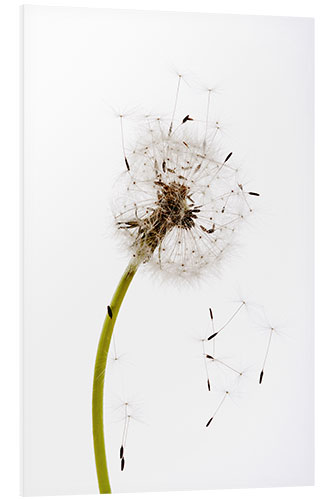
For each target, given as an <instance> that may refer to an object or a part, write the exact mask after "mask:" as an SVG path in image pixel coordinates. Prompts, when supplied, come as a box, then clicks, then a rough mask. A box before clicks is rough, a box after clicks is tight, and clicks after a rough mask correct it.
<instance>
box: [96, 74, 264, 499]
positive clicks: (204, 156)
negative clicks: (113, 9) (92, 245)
mask: <svg viewBox="0 0 333 500" xmlns="http://www.w3.org/2000/svg"><path fill="white" fill-rule="evenodd" d="M181 82H182V76H181V75H178V81H177V89H176V98H175V102H174V106H173V110H172V115H171V120H169V121H165V120H163V119H161V118H160V117H157V118H151V117H150V116H147V117H146V120H145V122H146V127H145V128H144V127H142V128H140V131H139V134H138V138H137V141H136V144H135V147H134V148H133V149H132V150H129V149H128V148H127V145H126V141H125V140H124V127H123V119H124V116H123V115H119V118H120V128H121V141H122V150H123V156H124V173H123V175H122V179H123V180H124V183H125V186H124V191H123V193H122V197H121V199H120V200H118V203H117V204H116V205H117V206H116V209H115V211H114V217H115V224H116V228H117V230H118V232H119V233H120V234H121V236H122V237H123V238H124V239H125V241H126V243H127V248H128V251H129V254H130V262H129V264H128V267H127V268H126V270H125V272H124V274H123V276H122V278H121V280H120V282H119V285H118V287H117V289H116V291H115V293H114V295H113V298H112V300H111V303H110V304H109V306H108V307H107V315H106V318H105V321H104V325H103V330H102V334H101V337H100V341H99V345H98V351H97V356H96V363H95V372H94V384H93V437H94V449H95V460H96V469H97V476H98V482H99V489H100V492H101V493H110V492H111V487H110V482H109V477H108V470H107V461H106V454H105V442H104V431H103V390H104V376H105V366H106V362H107V356H108V351H109V346H110V341H111V336H112V332H113V328H114V325H115V322H116V319H117V315H118V312H119V309H120V306H121V303H122V301H123V299H124V297H125V294H126V292H127V289H128V287H129V285H130V283H131V281H132V279H133V277H134V275H135V273H136V271H137V269H138V267H139V266H140V265H141V264H142V265H143V266H153V267H155V268H156V269H158V270H160V271H163V272H164V273H165V274H166V275H169V276H174V277H179V278H184V279H188V278H190V277H192V276H202V274H203V272H204V270H206V269H208V268H209V267H212V266H215V265H216V264H217V263H218V262H220V261H221V260H222V259H223V257H224V255H225V253H226V251H227V250H228V249H229V247H230V246H231V245H232V243H233V239H234V233H235V231H236V230H237V229H238V227H239V226H240V225H241V223H242V222H243V220H244V219H245V217H247V216H248V215H250V214H251V212H252V206H251V201H250V199H251V198H253V199H254V198H255V197H256V196H257V195H258V193H256V192H254V191H245V190H244V188H243V184H242V183H241V181H240V179H239V172H238V169H237V168H236V167H235V166H233V165H232V155H233V153H232V152H230V151H224V150H223V148H222V146H221V143H220V141H219V140H217V138H219V135H218V136H217V134H216V131H217V130H219V125H218V123H216V122H215V124H214V128H215V133H213V135H211V134H210V128H211V123H210V119H209V114H210V109H211V105H212V102H211V101H212V99H211V98H212V95H211V94H212V89H208V96H207V107H206V110H205V120H200V119H197V118H196V117H195V116H194V115H192V114H191V112H190V111H191V110H189V114H187V115H185V116H182V117H180V118H179V119H178V118H177V103H178V101H179V95H180V89H181ZM205 359H206V358H205ZM207 385H208V389H209V390H210V382H209V376H208V371H207ZM127 425H128V424H127ZM122 458H123V457H122ZM121 460H122V459H121ZM123 466H124V462H123ZM123 466H122V467H123Z"/></svg>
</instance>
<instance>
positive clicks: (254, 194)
mask: <svg viewBox="0 0 333 500" xmlns="http://www.w3.org/2000/svg"><path fill="white" fill-rule="evenodd" d="M247 194H250V195H251V196H260V194H259V193H254V192H253V191H249V192H248V193H247Z"/></svg>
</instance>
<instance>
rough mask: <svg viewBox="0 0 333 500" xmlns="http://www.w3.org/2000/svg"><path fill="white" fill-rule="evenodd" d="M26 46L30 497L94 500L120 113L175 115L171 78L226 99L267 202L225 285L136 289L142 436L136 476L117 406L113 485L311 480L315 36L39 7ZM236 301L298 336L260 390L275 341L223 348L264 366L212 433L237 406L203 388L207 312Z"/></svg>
mask: <svg viewBox="0 0 333 500" xmlns="http://www.w3.org/2000/svg"><path fill="white" fill-rule="evenodd" d="M138 33H139V35H138ZM24 40H25V75H24V76H25V96H24V97H25V177H24V187H25V202H24V208H25V218H24V246H25V261H24V262H25V266H24V279H25V287H24V292H25V301H24V318H25V324H24V327H25V333H24V429H25V432H24V492H25V493H26V494H70V493H94V492H95V491H96V478H95V470H94V460H93V449H92V439H91V418H90V413H91V410H90V405H91V383H92V370H93V363H94V356H95V352H96V346H97V341H98V336H99V333H100V328H101V325H102V321H103V317H104V313H105V307H106V304H107V303H108V301H109V300H110V297H111V295H112V293H113V290H114V288H115V286H116V283H117V281H118V280H119V277H120V275H121V272H122V268H123V267H124V266H125V264H126V262H125V260H124V259H123V256H122V254H121V252H120V251H119V250H118V247H117V243H116V241H113V240H112V239H109V238H107V237H106V235H107V234H106V233H107V230H108V228H107V223H108V221H107V206H108V202H109V199H110V193H111V185H112V181H113V179H114V177H115V176H116V175H117V174H119V173H120V171H121V169H122V168H123V165H122V159H121V148H120V135H119V124H118V123H117V121H116V120H115V119H114V118H113V115H112V113H111V112H110V110H109V108H108V105H107V103H110V104H112V105H114V106H115V107H117V106H120V108H121V109H123V107H125V106H126V107H127V106H129V107H132V106H134V105H136V104H139V106H140V107H141V108H144V109H148V110H149V111H150V110H154V111H156V112H159V111H160V112H161V113H163V114H165V113H169V112H170V110H171V107H172V102H173V96H174V91H175V83H176V77H175V74H174V73H173V72H172V71H170V70H169V67H170V66H171V65H175V66H176V67H178V68H179V66H181V68H183V69H184V71H185V72H186V71H188V70H190V71H191V73H194V74H195V75H196V76H198V77H199V78H200V80H201V81H203V82H204V84H206V85H211V84H215V82H219V83H220V84H221V87H222V92H221V94H220V95H218V96H215V98H214V114H215V115H216V117H217V118H221V120H222V123H223V122H224V121H225V122H226V126H225V135H226V139H225V140H226V144H230V148H231V150H233V151H234V155H237V158H238V161H239V162H240V163H241V165H242V168H243V170H244V171H245V173H246V177H247V178H248V179H249V182H250V184H249V186H250V188H251V189H253V190H258V191H259V192H260V193H261V194H262V198H261V200H262V206H261V208H260V215H258V216H257V217H256V218H255V219H254V221H253V223H252V224H251V225H250V227H249V229H248V230H247V231H246V232H245V233H243V236H244V237H243V240H244V246H243V247H242V248H241V250H239V252H238V253H239V256H238V258H237V259H235V260H232V261H231V262H230V263H229V264H228V266H227V267H226V269H225V270H224V274H223V276H222V279H221V280H213V281H207V283H205V284H204V285H202V286H200V287H196V288H193V289H188V288H186V289H185V290H184V289H175V288H173V287H171V286H170V285H168V286H166V285H162V286H161V285H160V283H152V281H151V278H150V277H149V275H146V274H145V273H144V270H140V273H139V275H138V276H137V277H136V278H135V281H134V283H133V286H132V287H131V289H130V291H129V294H128V297H127V298H126V303H125V304H124V308H123V310H122V314H121V316H120V318H119V323H118V324H117V327H116V335H117V338H118V339H119V340H118V342H117V346H118V350H120V352H121V353H124V358H123V362H120V363H119V366H116V367H114V369H112V368H110V369H109V370H108V378H107V385H106V406H110V405H111V406H112V404H113V403H112V401H113V396H116V397H128V395H129V397H130V400H131V397H132V398H134V399H135V400H137V399H139V400H140V404H139V410H140V415H142V420H143V422H144V423H143V424H139V423H135V424H134V425H133V427H132V428H131V429H130V434H129V438H128V453H127V466H126V469H125V472H123V473H120V471H119V463H118V456H117V455H118V449H119V444H120V439H121V432H122V423H121V422H119V421H118V420H119V418H118V417H119V414H118V413H113V412H112V411H109V412H108V411H106V435H107V442H108V455H109V464H110V476H111V482H112V486H113V490H114V491H115V492H117V491H149V490H152V491H154V490H169V489H209V488H223V487H248V486H290V485H304V484H306V485H307V484H312V482H313V477H312V468H313V450H312V441H313V436H312V426H313V411H312V404H313V373H312V370H313V359H312V358H313V313H312V286H313V283H312V241H313V233H312V219H313V216H312V189H313V178H312V160H313V159H312V156H313V148H312V132H313V131H312V121H313V114H312V107H313V103H312V91H313V88H312V70H313V68H312V21H311V20H309V19H287V18H263V17H261V18H250V17H237V16H216V15H211V16H209V15H198V14H172V13H170V14H167V13H164V14H159V13H145V14H144V13H138V12H131V13H124V12H112V11H109V10H86V9H82V10H76V9H52V8H50V9H46V8H35V7H27V8H25V30H24ZM183 69H182V70H183ZM189 80H190V81H191V77H189ZM183 93H184V99H185V100H186V102H187V109H188V108H189V107H190V106H191V105H192V102H193V109H194V110H195V111H196V112H197V113H198V112H199V109H200V107H201V108H202V109H204V101H205V96H204V95H203V94H202V93H200V92H198V91H196V89H194V90H193V89H189V88H185V89H184V90H183ZM189 112H192V110H191V109H189ZM225 117H226V118H225ZM238 287H239V288H240V289H241V290H244V291H245V293H246V296H248V297H249V298H250V300H252V301H255V302H256V303H257V304H263V305H264V306H265V308H266V310H267V312H268V315H269V317H270V318H272V320H271V321H272V322H273V323H274V322H277V324H278V326H279V324H283V326H284V331H285V332H286V333H287V334H288V338H287V340H284V339H283V338H281V339H280V338H276V339H274V342H273V344H272V351H271V354H270V365H269V368H267V375H265V380H264V384H263V386H262V387H259V386H258V384H257V372H259V371H260V362H261V360H262V357H263V353H264V349H265V345H266V341H267V336H266V337H265V335H259V334H258V332H257V331H256V330H254V331H252V330H251V329H250V327H249V325H250V323H249V321H248V319H247V318H246V316H245V315H243V316H240V317H239V320H238V321H237V322H236V321H235V323H234V324H233V328H232V330H233V332H232V331H231V334H230V336H231V337H232V333H233V338H231V339H230V342H229V341H228V340H226V341H225V343H223V345H222V342H220V346H219V347H218V348H219V349H222V348H223V349H225V352H226V354H227V355H228V356H229V355H230V356H232V357H233V358H235V359H237V358H240V359H241V360H243V362H244V363H245V364H253V363H257V368H256V371H255V372H254V380H253V383H252V388H251V387H249V388H248V387H247V386H246V388H245V394H244V396H243V397H242V398H241V399H240V400H239V402H238V403H237V406H236V405H232V404H228V406H227V404H226V405H225V408H224V409H223V412H222V411H221V413H220V414H219V418H218V419H217V418H216V422H214V423H215V425H214V426H213V425H212V426H211V427H210V428H209V429H205V427H204V424H205V422H206V421H207V419H208V417H209V416H210V415H211V413H212V410H213V409H214V408H215V406H216V404H217V402H218V401H219V399H220V396H219V395H216V394H212V395H208V394H207V393H206V389H205V385H204V372H203V366H202V360H201V359H200V343H199V342H195V340H193V338H194V337H195V336H198V337H200V336H202V331H203V330H204V329H205V328H206V327H207V326H209V323H208V321H207V309H208V307H209V306H211V307H213V309H214V311H215V312H216V313H215V314H216V316H217V317H218V318H219V321H220V322H223V320H224V319H227V317H228V314H229V311H231V310H232V304H230V302H225V301H226V300H229V299H230V298H231V299H232V298H234V297H235V292H236V290H237V288H238ZM236 297H237V296H236ZM227 311H228V313H227ZM125 312H127V314H125ZM233 339H237V342H236V341H235V340H233ZM227 388H228V387H227ZM228 403H229V402H228ZM116 404H117V403H116Z"/></svg>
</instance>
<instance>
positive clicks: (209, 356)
mask: <svg viewBox="0 0 333 500" xmlns="http://www.w3.org/2000/svg"><path fill="white" fill-rule="evenodd" d="M206 358H208V359H215V358H213V356H211V355H210V354H206Z"/></svg>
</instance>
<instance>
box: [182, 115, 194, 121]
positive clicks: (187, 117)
mask: <svg viewBox="0 0 333 500" xmlns="http://www.w3.org/2000/svg"><path fill="white" fill-rule="evenodd" d="M189 120H190V121H192V120H193V118H190V115H186V116H185V118H184V119H183V121H182V123H185V122H187V121H189Z"/></svg>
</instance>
